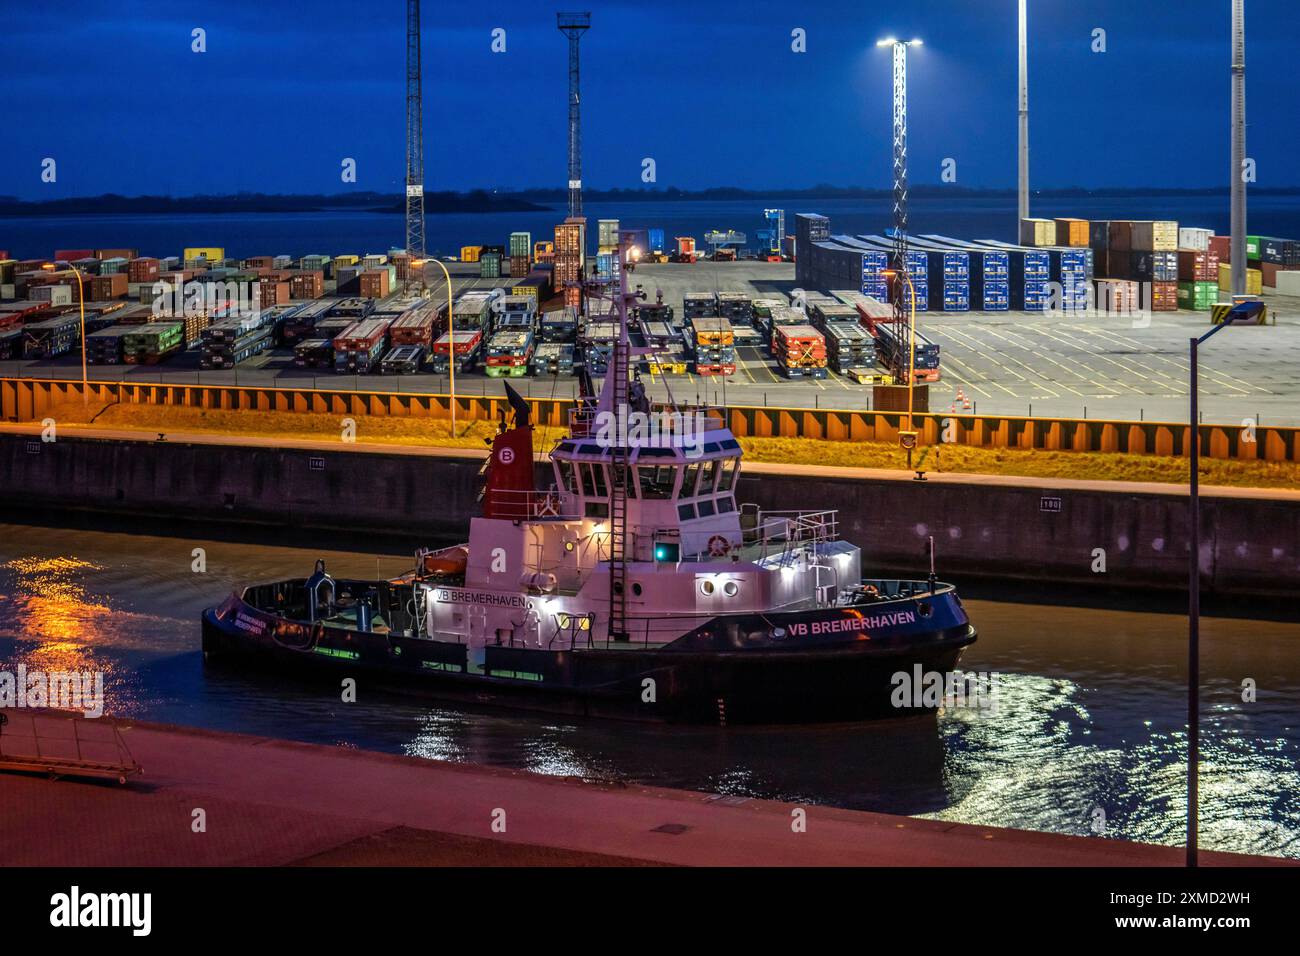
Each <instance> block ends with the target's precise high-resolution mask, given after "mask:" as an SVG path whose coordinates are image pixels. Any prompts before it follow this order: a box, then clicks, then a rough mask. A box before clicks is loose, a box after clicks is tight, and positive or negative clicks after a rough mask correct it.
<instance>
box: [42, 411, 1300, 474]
mask: <svg viewBox="0 0 1300 956" xmlns="http://www.w3.org/2000/svg"><path fill="white" fill-rule="evenodd" d="M48 415H49V417H51V418H54V419H55V420H56V421H57V422H59V423H60V424H61V425H72V426H75V425H77V424H83V425H84V424H87V423H90V424H92V425H93V426H94V427H97V428H110V429H133V430H139V431H141V432H154V433H157V432H164V433H166V432H201V433H205V434H213V435H231V436H240V435H246V436H250V437H257V438H290V439H292V438H301V439H314V440H321V439H326V440H335V441H340V440H341V437H342V430H343V425H342V419H343V418H344V417H345V416H342V415H333V414H330V415H322V414H308V413H297V412H254V411H221V410H211V409H200V408H185V407H181V406H169V405H109V406H108V407H106V408H103V409H96V408H92V409H91V410H90V413H89V414H87V413H86V412H85V410H83V409H82V407H81V404H80V403H78V402H73V403H69V404H66V405H62V406H59V407H57V408H55V409H52V410H51V411H50V412H49V413H48ZM353 417H354V419H355V421H356V441H357V442H359V443H365V444H377V445H422V446H441V447H457V448H474V449H483V448H484V439H486V438H491V437H492V435H493V434H495V433H496V424H495V423H494V422H487V421H475V422H462V423H460V424H459V426H458V428H457V434H456V435H455V436H454V437H453V436H452V434H451V427H450V423H448V422H445V421H436V420H432V419H423V418H400V417H396V418H395V417H391V416H387V415H376V416H369V415H359V416H353ZM562 435H563V430H562V429H559V428H552V427H542V428H539V429H538V434H537V436H536V442H535V445H536V447H537V448H538V449H545V448H549V447H550V444H551V443H552V442H554V441H555V440H556V439H558V438H560V437H562ZM740 443H741V445H742V446H743V447H744V449H745V456H746V458H747V459H748V460H750V461H761V462H771V463H776V464H802V465H829V466H836V467H847V468H892V469H897V470H905V469H906V464H907V459H906V456H905V454H904V453H903V452H902V451H900V450H899V449H898V447H897V446H895V445H892V444H887V443H878V442H839V441H820V440H817V439H811V438H742V439H740ZM920 454H921V453H920V452H918V453H917V457H918V460H919V455H920ZM924 467H925V469H926V470H927V471H947V472H962V473H966V474H980V475H1016V476H1022V477H1029V478H1079V479H1100V480H1107V481H1153V482H1166V483H1172V484H1183V483H1185V482H1186V481H1187V462H1186V460H1185V459H1182V458H1172V457H1158V456H1155V455H1120V454H1103V453H1100V452H1069V451H1040V450H1034V451H1022V450H1019V449H1002V448H972V447H968V446H964V445H945V446H943V447H942V449H941V450H939V452H938V454H937V455H936V453H935V449H930V450H929V452H928V453H927V454H926V457H925V460H924ZM1201 480H1202V481H1203V482H1205V483H1206V484H1211V485H1232V486H1237V487H1248V488H1300V465H1298V464H1296V463H1294V462H1265V461H1230V460H1220V459H1209V458H1202V460H1201Z"/></svg>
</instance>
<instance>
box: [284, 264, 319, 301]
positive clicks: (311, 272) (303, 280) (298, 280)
mask: <svg viewBox="0 0 1300 956" xmlns="http://www.w3.org/2000/svg"><path fill="white" fill-rule="evenodd" d="M324 294H325V273H324V272H323V271H322V270H320V269H304V270H302V271H301V272H294V273H292V274H291V275H290V276H289V296H290V298H294V299H319V298H320V297H321V296H322V295H324Z"/></svg>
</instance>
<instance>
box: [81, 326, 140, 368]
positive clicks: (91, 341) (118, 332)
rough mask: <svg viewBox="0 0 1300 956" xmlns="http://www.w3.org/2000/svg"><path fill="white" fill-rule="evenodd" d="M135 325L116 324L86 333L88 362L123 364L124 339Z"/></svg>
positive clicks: (93, 363) (94, 363)
mask: <svg viewBox="0 0 1300 956" xmlns="http://www.w3.org/2000/svg"><path fill="white" fill-rule="evenodd" d="M132 328H133V326H130V325H114V326H112V327H110V328H107V329H100V330H99V331H98V332H90V333H88V334H87V335H86V362H87V363H88V364H90V365H121V364H122V340H123V339H124V338H125V337H126V336H127V335H129V334H130V333H131V330H132Z"/></svg>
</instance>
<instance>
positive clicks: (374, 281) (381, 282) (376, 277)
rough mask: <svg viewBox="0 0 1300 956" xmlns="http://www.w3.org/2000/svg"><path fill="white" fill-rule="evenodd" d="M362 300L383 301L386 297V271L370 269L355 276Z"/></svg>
mask: <svg viewBox="0 0 1300 956" xmlns="http://www.w3.org/2000/svg"><path fill="white" fill-rule="evenodd" d="M357 279H358V280H359V281H358V288H359V289H360V290H361V297H362V298H363V299H383V298H386V297H387V296H388V270H387V269H371V270H370V271H368V272H363V273H361V275H359V276H357Z"/></svg>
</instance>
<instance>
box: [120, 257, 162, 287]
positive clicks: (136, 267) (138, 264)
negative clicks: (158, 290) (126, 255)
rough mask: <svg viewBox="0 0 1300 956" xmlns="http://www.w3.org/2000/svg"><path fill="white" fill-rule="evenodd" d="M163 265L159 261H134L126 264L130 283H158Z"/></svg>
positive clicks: (145, 259) (147, 259)
mask: <svg viewBox="0 0 1300 956" xmlns="http://www.w3.org/2000/svg"><path fill="white" fill-rule="evenodd" d="M161 271H162V263H161V262H159V261H158V260H157V259H150V258H143V259H132V260H131V261H130V262H128V263H127V264H126V278H127V281H128V282H157V281H158V274H159V273H160V272H161Z"/></svg>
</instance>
